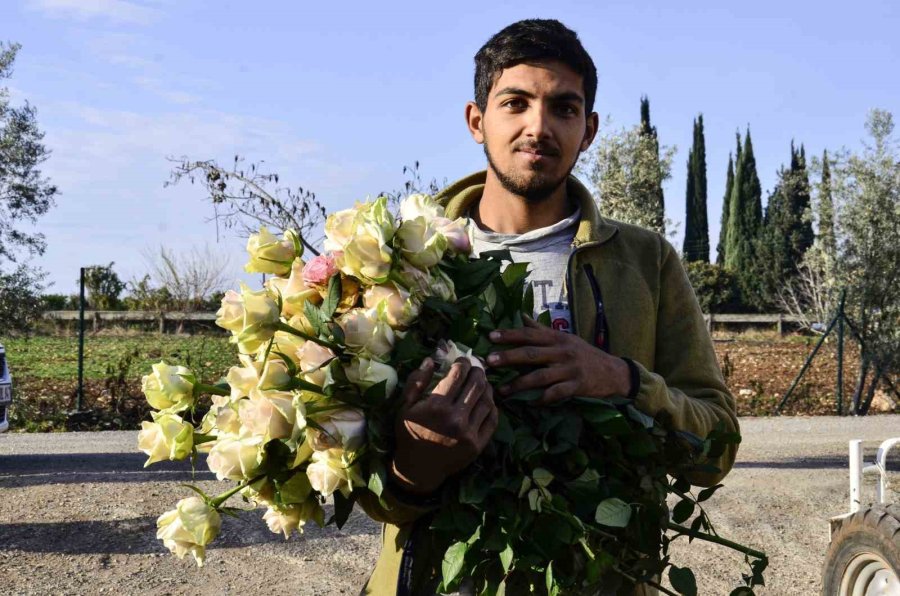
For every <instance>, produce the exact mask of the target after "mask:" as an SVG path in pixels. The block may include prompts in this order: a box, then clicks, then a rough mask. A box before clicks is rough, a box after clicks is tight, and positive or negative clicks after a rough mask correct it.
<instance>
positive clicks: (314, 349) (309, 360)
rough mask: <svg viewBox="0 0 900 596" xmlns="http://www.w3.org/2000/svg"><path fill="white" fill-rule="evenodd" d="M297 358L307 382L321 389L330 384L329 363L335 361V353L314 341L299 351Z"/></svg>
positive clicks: (304, 345)
mask: <svg viewBox="0 0 900 596" xmlns="http://www.w3.org/2000/svg"><path fill="white" fill-rule="evenodd" d="M297 358H298V359H299V361H300V371H301V372H302V373H303V378H304V379H305V380H307V381H309V382H310V383H315V384H316V385H318V386H319V387H325V385H326V384H328V381H329V379H328V375H327V370H326V369H327V363H329V362H331V361H332V360H334V358H335V355H334V352H332V351H331V350H330V349H328V348H326V347H325V346H322V345H319V344H317V343H316V342H314V341H308V342H306V343H305V344H303V347H301V348H300V349H298V350H297Z"/></svg>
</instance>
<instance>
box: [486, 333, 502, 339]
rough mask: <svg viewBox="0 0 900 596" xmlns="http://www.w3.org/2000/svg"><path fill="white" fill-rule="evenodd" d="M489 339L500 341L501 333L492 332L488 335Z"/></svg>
mask: <svg viewBox="0 0 900 596" xmlns="http://www.w3.org/2000/svg"><path fill="white" fill-rule="evenodd" d="M488 337H489V338H491V341H498V340H499V339H500V332H499V331H491V332H490V333H489V334H488Z"/></svg>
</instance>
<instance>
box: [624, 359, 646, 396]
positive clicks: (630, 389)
mask: <svg viewBox="0 0 900 596" xmlns="http://www.w3.org/2000/svg"><path fill="white" fill-rule="evenodd" d="M620 360H622V361H623V362H624V363H625V366H626V367H627V377H626V381H625V384H624V386H623V387H624V389H625V390H624V391H623V392H622V395H624V396H625V397H627V398H628V399H634V398H636V397H637V394H638V391H640V388H641V371H640V370H639V369H638V366H637V364H635V362H634V360H632V359H631V358H625V357H624V356H623V357H622V358H620Z"/></svg>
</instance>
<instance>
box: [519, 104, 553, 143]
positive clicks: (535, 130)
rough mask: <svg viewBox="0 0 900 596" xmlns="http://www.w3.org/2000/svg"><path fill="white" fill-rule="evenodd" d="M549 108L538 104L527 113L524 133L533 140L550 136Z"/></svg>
mask: <svg viewBox="0 0 900 596" xmlns="http://www.w3.org/2000/svg"><path fill="white" fill-rule="evenodd" d="M550 117H551V114H550V106H549V105H547V104H545V103H538V104H537V105H535V107H534V109H532V110H529V111H528V124H527V126H526V130H525V133H526V134H527V135H528V136H529V137H532V138H534V139H545V138H547V137H549V136H550Z"/></svg>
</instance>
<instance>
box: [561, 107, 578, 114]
mask: <svg viewBox="0 0 900 596" xmlns="http://www.w3.org/2000/svg"><path fill="white" fill-rule="evenodd" d="M558 110H559V113H560V114H563V115H566V116H576V115H578V108H576V107H575V106H559V108H558Z"/></svg>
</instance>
